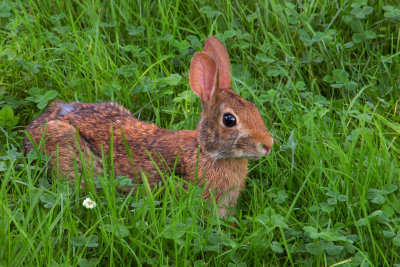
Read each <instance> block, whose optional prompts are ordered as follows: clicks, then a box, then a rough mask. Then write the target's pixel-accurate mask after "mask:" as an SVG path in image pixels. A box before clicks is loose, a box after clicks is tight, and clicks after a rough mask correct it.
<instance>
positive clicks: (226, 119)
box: [222, 113, 236, 128]
mask: <svg viewBox="0 0 400 267" xmlns="http://www.w3.org/2000/svg"><path fill="white" fill-rule="evenodd" d="M222 122H223V123H224V125H225V126H226V127H229V128H230V127H233V126H235V125H236V118H235V116H233V115H232V114H231V113H225V114H224V116H223V118H222Z"/></svg>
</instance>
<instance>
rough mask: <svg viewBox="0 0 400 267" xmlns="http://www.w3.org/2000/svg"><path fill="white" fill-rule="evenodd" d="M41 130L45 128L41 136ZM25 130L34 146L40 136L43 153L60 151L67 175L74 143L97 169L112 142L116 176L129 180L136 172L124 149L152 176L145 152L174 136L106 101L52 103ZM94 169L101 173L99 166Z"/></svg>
mask: <svg viewBox="0 0 400 267" xmlns="http://www.w3.org/2000/svg"><path fill="white" fill-rule="evenodd" d="M44 129H46V134H45V135H43V131H44ZM27 131H28V133H29V134H30V136H31V138H32V139H33V141H34V142H35V143H36V145H39V144H40V142H41V139H42V138H43V137H44V139H45V145H44V146H45V150H46V153H47V154H49V155H55V153H56V152H57V149H59V150H60V151H59V155H58V157H59V158H60V159H61V160H62V161H61V160H60V164H62V165H63V166H61V167H62V169H63V170H65V171H66V173H67V174H68V173H70V174H71V176H73V175H72V172H73V170H74V166H73V165H74V162H73V160H72V159H76V160H77V161H79V150H78V145H77V144H79V145H80V149H81V150H82V151H83V152H84V153H83V154H84V156H85V155H86V159H87V160H90V159H89V157H90V155H91V154H92V155H94V156H95V157H96V158H97V160H95V163H96V165H97V166H101V163H100V160H101V158H102V155H108V153H109V147H110V144H111V143H112V145H113V152H112V154H113V159H114V168H115V171H116V173H117V175H126V176H130V177H132V178H134V177H135V176H137V174H138V173H137V169H135V168H133V166H132V160H131V158H130V155H128V154H129V153H128V152H127V150H128V149H129V150H130V151H129V152H130V153H131V155H132V157H133V158H134V159H135V160H134V161H135V162H134V163H135V164H137V165H138V166H140V167H141V169H142V170H147V171H148V173H149V174H153V173H155V168H154V163H153V162H152V160H151V159H150V158H149V155H148V152H152V151H154V150H155V148H157V146H159V145H161V146H163V145H166V144H163V142H162V139H163V138H164V137H165V136H166V135H170V134H174V132H173V131H169V130H166V129H162V128H159V127H157V126H156V125H154V124H150V123H146V122H143V121H140V120H139V119H137V118H135V117H134V116H132V114H131V113H130V112H129V111H128V110H127V109H126V108H124V107H122V106H120V105H118V104H116V103H108V102H105V103H80V102H72V103H64V102H59V101H57V102H54V103H53V104H52V106H51V107H50V108H49V109H48V110H47V111H46V112H45V113H43V114H42V115H41V116H39V117H38V118H37V119H35V120H34V121H32V123H31V124H30V125H28V127H27ZM111 137H113V138H112V140H111ZM157 140H160V142H157ZM77 141H78V142H77ZM194 145H195V144H194ZM24 148H25V152H26V153H28V152H30V151H32V149H33V147H32V145H31V143H30V141H29V140H25V147H24ZM171 153H175V152H171ZM78 163H79V164H80V162H78ZM171 164H173V163H172V162H171ZM168 165H169V164H168ZM97 169H98V170H100V171H101V168H100V167H98V168H97Z"/></svg>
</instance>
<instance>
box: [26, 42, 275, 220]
mask: <svg viewBox="0 0 400 267" xmlns="http://www.w3.org/2000/svg"><path fill="white" fill-rule="evenodd" d="M189 81H190V86H191V88H192V90H193V91H194V93H195V94H197V95H198V96H199V97H200V99H201V102H202V108H203V112H202V116H201V119H200V122H199V124H198V125H197V129H196V130H181V131H170V130H166V129H161V128H159V127H157V126H156V125H154V124H148V123H145V122H142V121H140V120H138V119H136V118H135V117H133V116H132V115H131V113H130V112H129V111H128V110H127V109H125V108H124V107H122V106H120V105H118V104H116V103H96V104H94V103H79V102H72V103H69V104H67V103H63V102H54V103H53V104H52V105H51V107H50V108H49V109H48V110H47V111H46V112H45V113H43V114H42V115H41V116H40V117H38V118H37V119H35V120H34V121H32V123H31V124H30V125H28V127H27V131H28V133H29V134H30V136H31V137H32V139H33V141H34V142H35V143H36V145H39V143H40V141H41V139H42V137H43V136H44V140H45V142H44V148H45V149H44V150H45V152H46V153H47V154H48V155H50V156H52V158H53V161H52V167H53V168H55V167H56V166H59V167H60V169H61V170H62V171H64V174H65V175H68V176H69V177H70V178H72V177H74V176H75V161H77V163H78V164H77V166H78V167H80V165H81V162H80V156H79V148H80V150H81V151H82V154H83V156H84V157H83V158H84V159H85V162H86V164H88V163H89V162H91V160H92V162H93V165H94V171H95V172H96V173H101V172H102V165H101V164H100V161H99V159H101V155H102V152H101V151H102V149H103V151H104V153H105V154H106V155H107V153H108V150H109V144H110V138H111V133H112V134H113V151H112V153H113V160H114V172H115V174H116V175H121V176H128V177H130V178H132V179H139V178H140V172H141V171H143V172H144V173H146V174H147V177H148V180H149V183H150V185H155V184H157V183H159V182H161V181H162V179H161V177H160V175H159V172H158V171H157V168H156V166H155V165H154V163H153V161H152V160H151V159H150V156H151V158H152V159H153V160H154V161H156V162H157V163H158V166H162V165H164V166H167V167H168V168H170V169H173V168H174V166H175V167H176V168H175V172H176V173H177V174H178V175H181V176H183V177H184V178H185V179H187V180H189V181H193V180H194V179H195V178H196V177H195V175H196V174H197V176H198V177H199V178H202V177H203V178H204V180H202V181H203V182H204V183H205V185H206V188H205V191H204V192H205V193H204V197H205V198H206V199H209V197H210V191H211V190H212V191H213V194H214V196H215V199H216V201H217V202H218V203H219V209H218V212H219V214H220V215H221V216H222V217H225V216H226V213H227V208H228V207H231V206H232V205H235V204H236V201H237V198H238V196H239V193H240V192H241V190H242V189H243V187H244V185H245V178H246V173H247V159H248V158H252V159H257V158H259V157H261V156H265V155H267V154H268V153H269V152H270V151H271V147H272V144H273V138H272V137H271V135H270V134H269V133H268V131H267V128H266V127H265V125H264V122H263V120H262V118H261V115H260V113H259V112H258V110H257V108H256V107H255V106H254V105H253V104H252V103H250V102H247V101H246V100H244V99H242V98H241V97H240V96H239V95H237V94H236V93H235V92H234V91H233V90H232V84H231V72H230V62H229V57H228V53H227V50H226V49H225V47H224V46H223V44H222V43H221V42H220V41H219V40H218V39H217V38H215V37H209V38H208V39H207V40H206V42H205V45H204V51H203V52H197V53H195V54H194V56H193V58H192V60H191V65H190V73H189ZM44 129H46V132H45V134H43V131H44ZM77 132H79V134H77ZM77 141H78V142H77ZM127 145H128V146H129V150H130V151H129V152H130V154H131V155H132V157H133V162H131V159H130V157H129V155H128V152H127ZM78 146H79V147H78ZM199 148H200V149H199ZM32 149H33V146H32V144H31V143H30V142H29V140H28V139H27V138H26V139H25V145H24V150H25V153H29V151H32ZM56 153H58V162H55V161H56V159H57V155H56ZM178 155H179V156H178ZM160 156H161V157H160ZM177 158H178V162H177V164H176V165H175V161H176V159H177ZM78 172H80V169H78Z"/></svg>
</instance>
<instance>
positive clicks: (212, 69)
mask: <svg viewBox="0 0 400 267" xmlns="http://www.w3.org/2000/svg"><path fill="white" fill-rule="evenodd" d="M216 74H217V64H216V63H215V61H214V59H212V58H211V57H210V56H209V55H207V54H206V53H203V52H197V53H195V54H194V55H193V57H192V60H191V63H190V71H189V83H190V87H191V88H192V90H193V92H195V94H196V95H198V96H199V97H200V99H201V101H202V102H208V101H209V100H210V97H211V95H212V93H213V92H214V90H215V89H216Z"/></svg>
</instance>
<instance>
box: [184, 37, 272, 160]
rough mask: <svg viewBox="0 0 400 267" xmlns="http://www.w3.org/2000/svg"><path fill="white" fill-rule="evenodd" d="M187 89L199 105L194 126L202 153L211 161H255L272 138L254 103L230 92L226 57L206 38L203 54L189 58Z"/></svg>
mask: <svg viewBox="0 0 400 267" xmlns="http://www.w3.org/2000/svg"><path fill="white" fill-rule="evenodd" d="M189 81H190V86H191V88H192V90H193V91H194V93H196V94H197V95H198V96H199V97H200V99H201V102H202V108H203V113H202V117H201V120H200V122H199V125H198V128H197V129H198V133H199V134H198V139H199V143H200V147H201V149H202V151H203V152H204V153H205V154H207V155H208V156H209V157H211V158H213V159H224V158H259V157H261V156H265V155H267V154H268V153H269V152H270V151H271V148H272V145H273V142H274V139H273V138H272V136H271V135H270V134H269V132H268V131H267V128H266V127H265V124H264V122H263V120H262V117H261V115H260V113H259V111H258V110H257V108H256V107H255V105H254V104H252V103H250V102H248V101H246V100H244V99H243V98H241V97H240V96H239V95H238V94H236V93H235V92H234V91H233V90H232V84H231V70H230V62H229V56H228V52H227V50H226V48H225V47H224V45H223V44H222V43H221V42H220V41H219V40H218V39H217V38H215V37H209V38H208V39H207V40H206V42H205V44H204V50H203V52H197V53H195V54H194V55H193V58H192V61H191V65H190V73H189Z"/></svg>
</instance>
